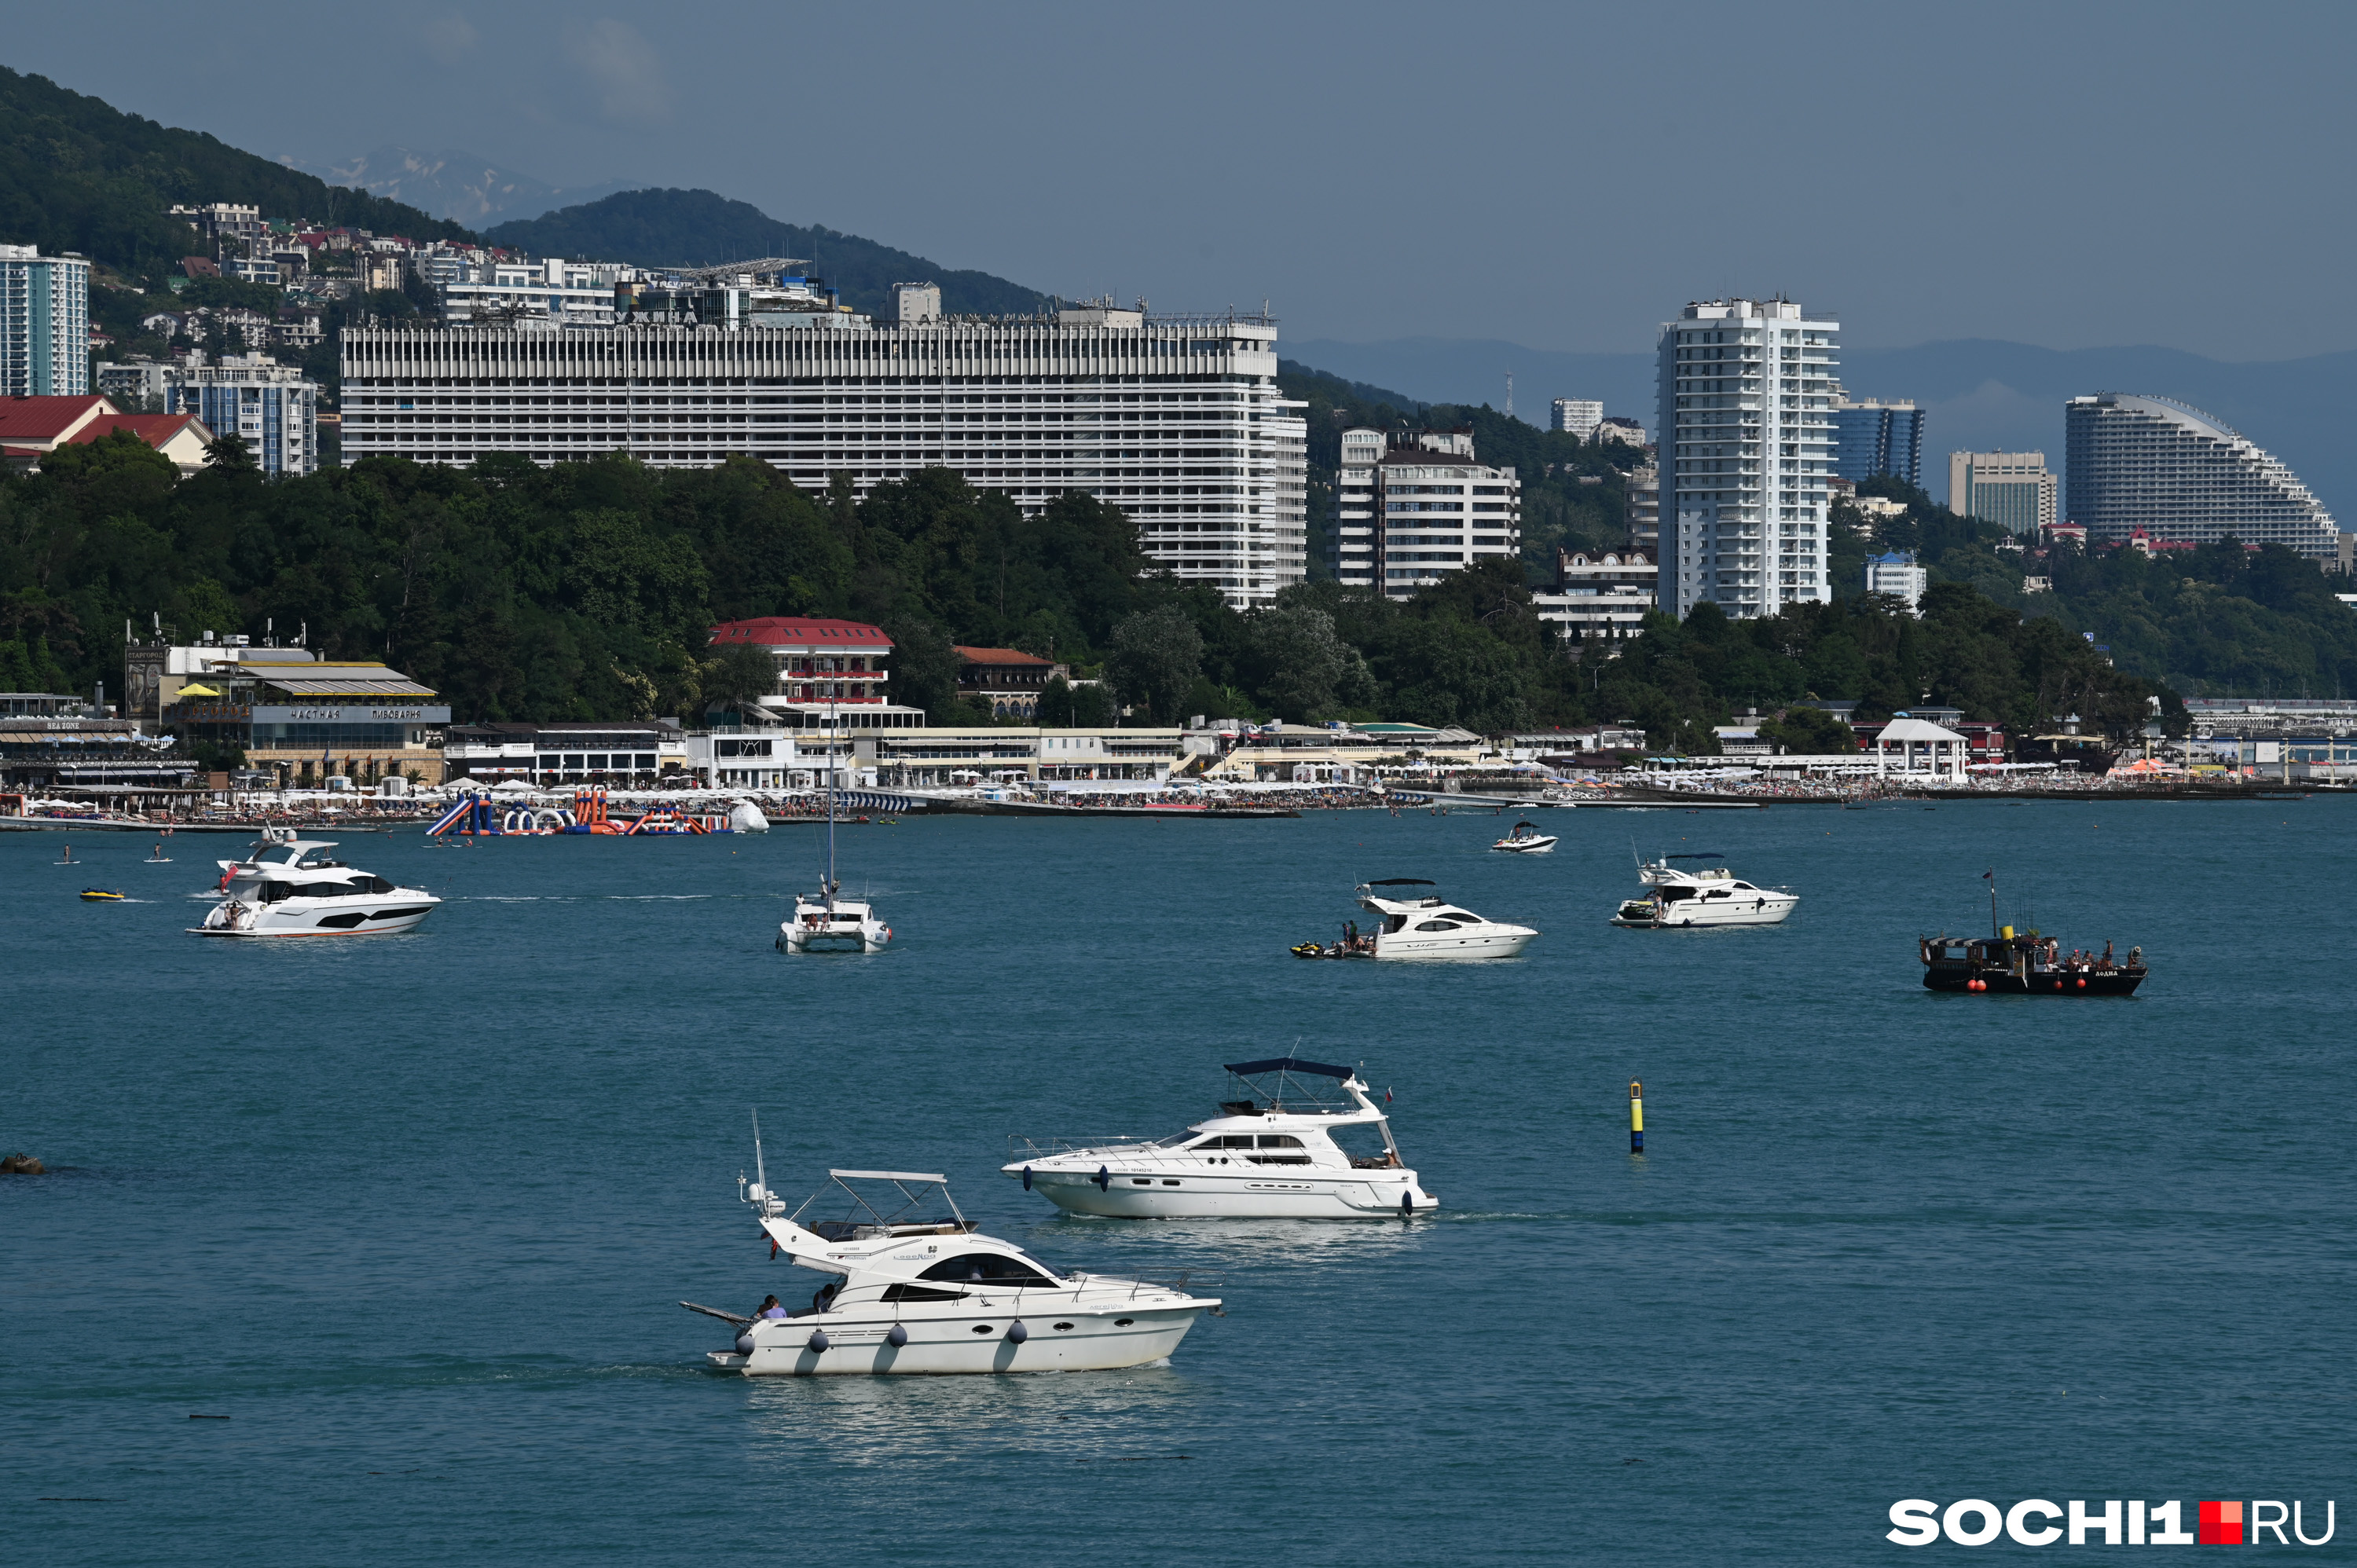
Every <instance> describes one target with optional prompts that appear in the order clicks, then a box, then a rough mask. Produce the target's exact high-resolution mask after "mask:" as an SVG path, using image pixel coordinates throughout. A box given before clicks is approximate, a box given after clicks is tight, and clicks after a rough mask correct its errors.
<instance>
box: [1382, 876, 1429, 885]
mask: <svg viewBox="0 0 2357 1568" xmlns="http://www.w3.org/2000/svg"><path fill="white" fill-rule="evenodd" d="M1365 886H1369V887H1437V886H1440V884H1439V883H1437V882H1435V881H1433V880H1432V879H1431V878H1429V877H1425V876H1385V877H1381V878H1378V879H1377V880H1375V881H1373V882H1370V883H1367V884H1366V885H1365Z"/></svg>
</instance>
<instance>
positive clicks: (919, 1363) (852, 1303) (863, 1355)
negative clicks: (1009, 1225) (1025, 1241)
mask: <svg viewBox="0 0 2357 1568" xmlns="http://www.w3.org/2000/svg"><path fill="white" fill-rule="evenodd" d="M753 1163H754V1172H755V1180H754V1181H753V1183H752V1184H750V1185H749V1186H748V1185H746V1184H745V1181H744V1178H743V1177H742V1176H739V1177H738V1178H737V1181H738V1184H739V1189H740V1194H741V1197H742V1198H743V1201H744V1202H746V1203H747V1204H748V1205H749V1206H750V1207H751V1208H753V1210H754V1212H755V1214H756V1215H757V1216H758V1217H759V1224H760V1228H761V1231H762V1234H763V1235H765V1236H766V1237H767V1238H768V1239H769V1241H770V1251H771V1255H772V1256H780V1255H781V1256H783V1257H784V1258H785V1259H786V1260H787V1262H791V1263H792V1264H794V1265H795V1266H796V1267H798V1268H803V1269H809V1270H811V1271H813V1273H820V1274H824V1275H829V1276H831V1278H830V1279H829V1281H828V1283H826V1284H824V1285H822V1286H821V1287H820V1288H819V1290H818V1292H817V1294H814V1295H813V1296H812V1298H811V1303H810V1305H808V1306H807V1307H798V1308H792V1309H789V1308H786V1307H783V1306H778V1305H766V1304H765V1305H764V1308H763V1310H761V1311H760V1312H759V1313H756V1314H752V1315H739V1314H737V1313H732V1312H724V1311H722V1310H720V1309H718V1308H716V1307H709V1306H700V1305H696V1304H695V1303H694V1302H685V1301H683V1302H682V1303H680V1305H682V1306H684V1307H686V1308H687V1309H688V1310H689V1311H691V1312H700V1313H702V1314H704V1315H705V1316H708V1317H716V1318H721V1319H724V1320H726V1321H727V1322H728V1323H730V1324H732V1325H734V1326H736V1328H737V1334H736V1336H735V1337H734V1340H733V1342H732V1343H731V1344H730V1346H729V1348H727V1349H726V1350H713V1351H707V1352H706V1353H705V1361H706V1363H707V1364H708V1365H709V1367H710V1368H711V1369H713V1370H715V1371H719V1372H733V1373H737V1374H739V1375H742V1376H745V1377H804V1378H807V1377H828V1376H849V1375H873V1374H878V1373H886V1374H888V1373H917V1372H931V1373H950V1372H969V1373H980V1372H1088V1371H1105V1370H1110V1369H1114V1368H1119V1367H1136V1366H1143V1365H1145V1364H1146V1363H1147V1362H1149V1361H1158V1360H1161V1359H1163V1358H1165V1357H1167V1356H1168V1355H1169V1354H1170V1353H1171V1352H1172V1351H1174V1350H1176V1349H1178V1348H1179V1341H1180V1340H1182V1339H1184V1338H1186V1337H1187V1331H1188V1330H1189V1329H1190V1328H1192V1327H1193V1326H1195V1320H1196V1319H1197V1318H1198V1317H1200V1316H1202V1315H1203V1314H1204V1313H1206V1312H1209V1313H1211V1314H1213V1315H1215V1316H1216V1315H1217V1314H1218V1313H1219V1312H1220V1302H1219V1299H1218V1298H1217V1297H1216V1296H1204V1295H1193V1294H1189V1292H1188V1289H1187V1285H1188V1283H1189V1276H1188V1275H1186V1274H1177V1275H1173V1276H1169V1277H1167V1278H1152V1277H1139V1278H1127V1277H1120V1278H1116V1277H1114V1276H1110V1275H1104V1274H1092V1273H1084V1272H1082V1271H1078V1270H1070V1271H1068V1270H1061V1269H1058V1268H1055V1267H1052V1266H1051V1265H1049V1263H1047V1262H1044V1261H1043V1260H1041V1259H1040V1258H1039V1257H1038V1256H1037V1255H1036V1254H1034V1253H1031V1252H1028V1251H1025V1250H1024V1249H1023V1248H1021V1247H1018V1246H1017V1245H1016V1244H1015V1243H1014V1242H1012V1241H1005V1240H999V1239H998V1238H997V1237H995V1236H985V1235H983V1234H982V1233H981V1232H980V1231H979V1230H977V1229H976V1227H975V1223H974V1221H973V1220H971V1219H967V1218H966V1217H965V1216H964V1215H963V1214H962V1213H960V1212H959V1210H958V1207H957V1203H956V1201H955V1200H954V1199H952V1197H950V1191H949V1182H948V1179H947V1178H946V1177H944V1176H940V1175H937V1174H931V1173H926V1172H918V1171H861V1170H831V1171H829V1172H828V1173H827V1178H828V1183H829V1185H828V1186H826V1187H821V1188H820V1189H819V1191H818V1192H817V1193H816V1194H814V1195H813V1197H811V1198H810V1199H808V1200H807V1201H805V1202H804V1203H803V1204H802V1207H801V1208H797V1209H795V1210H793V1211H792V1212H791V1213H788V1212H787V1210H786V1206H785V1202H784V1200H783V1199H781V1198H780V1197H777V1196H776V1195H775V1194H773V1193H772V1192H771V1191H770V1187H769V1182H768V1177H767V1175H766V1173H765V1172H764V1171H763V1169H762V1165H761V1156H760V1143H759V1131H758V1124H757V1131H756V1133H755V1141H754V1156H753ZM837 1196H839V1197H844V1198H847V1199H848V1203H847V1205H846V1206H845V1207H844V1208H840V1209H838V1210H837V1212H840V1213H841V1214H842V1215H843V1218H841V1219H818V1218H815V1217H814V1216H813V1215H812V1213H811V1211H812V1210H813V1208H815V1207H817V1206H818V1205H819V1204H820V1202H821V1200H822V1199H827V1200H829V1202H830V1204H831V1203H832V1202H833V1200H834V1197H837ZM773 1299H774V1298H773Z"/></svg>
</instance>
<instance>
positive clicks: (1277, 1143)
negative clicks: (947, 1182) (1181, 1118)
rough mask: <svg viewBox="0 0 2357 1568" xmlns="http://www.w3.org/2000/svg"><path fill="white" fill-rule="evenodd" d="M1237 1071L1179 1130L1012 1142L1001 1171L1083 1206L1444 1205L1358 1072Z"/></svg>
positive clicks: (1129, 1210) (1232, 1067)
mask: <svg viewBox="0 0 2357 1568" xmlns="http://www.w3.org/2000/svg"><path fill="white" fill-rule="evenodd" d="M1228 1071H1229V1072H1230V1073H1231V1074H1232V1075H1233V1076H1234V1077H1235V1079H1236V1080H1237V1082H1238V1083H1239V1084H1240V1085H1241V1086H1242V1089H1243V1092H1242V1093H1241V1094H1239V1095H1238V1096H1237V1097H1236V1098H1234V1099H1231V1100H1223V1101H1220V1113H1219V1114H1218V1115H1217V1116H1214V1117H1212V1118H1211V1120H1210V1121H1207V1122H1196V1123H1195V1124H1194V1125H1193V1126H1191V1127H1189V1128H1188V1129H1187V1130H1186V1131H1185V1132H1184V1133H1179V1134H1178V1135H1177V1136H1176V1137H1170V1138H1160V1139H1157V1140H1155V1141H1154V1142H1151V1143H1146V1142H1141V1141H1139V1140H1136V1139H1128V1138H1115V1139H1094V1140H1090V1141H1086V1142H1082V1141H1078V1140H1065V1139H1047V1140H1035V1139H1029V1138H1022V1139H1009V1140H1008V1152H1009V1153H1010V1154H1012V1155H1016V1157H1015V1158H1013V1159H1010V1160H1008V1161H1007V1163H1006V1165H1001V1166H1000V1167H999V1169H1000V1170H1001V1171H1003V1172H1004V1173H1005V1174H1006V1175H1007V1176H1019V1177H1021V1178H1022V1181H1023V1185H1024V1187H1026V1188H1027V1189H1028V1190H1030V1191H1033V1192H1037V1193H1039V1195H1040V1196H1041V1197H1045V1198H1047V1199H1048V1201H1049V1202H1050V1203H1053V1204H1054V1205H1055V1206H1056V1207H1057V1208H1061V1209H1065V1210H1067V1211H1069V1212H1071V1213H1073V1214H1106V1215H1120V1216H1125V1217H1128V1218H1132V1219H1384V1218H1388V1217H1390V1216H1392V1215H1407V1214H1416V1213H1421V1212H1424V1211H1426V1210H1428V1209H1434V1208H1439V1207H1440V1200H1439V1199H1438V1198H1437V1197H1433V1196H1432V1194H1430V1193H1428V1192H1426V1191H1425V1190H1424V1189H1423V1187H1419V1186H1418V1185H1417V1184H1416V1177H1415V1171H1413V1170H1411V1169H1409V1168H1408V1166H1407V1165H1406V1163H1405V1161H1403V1160H1402V1159H1401V1158H1400V1152H1399V1145H1398V1144H1396V1143H1394V1141H1393V1139H1392V1128H1391V1119H1390V1118H1389V1117H1388V1116H1386V1115H1385V1114H1384V1113H1383V1111H1382V1110H1381V1109H1380V1108H1378V1107H1377V1106H1376V1104H1375V1102H1374V1101H1373V1100H1372V1099H1371V1098H1369V1095H1368V1090H1367V1085H1366V1083H1365V1081H1364V1080H1363V1079H1361V1078H1360V1076H1359V1075H1358V1073H1357V1072H1355V1071H1354V1070H1352V1069H1350V1068H1347V1067H1329V1066H1328V1065H1326V1064H1325V1063H1323V1062H1312V1061H1303V1060H1301V1059H1300V1058H1296V1057H1278V1058H1272V1059H1270V1060H1267V1061H1255V1062H1232V1063H1230V1064H1229V1065H1228ZM1337 1086H1339V1087H1340V1094H1339V1095H1338V1094H1337V1093H1336V1092H1335V1090H1336V1088H1337Z"/></svg>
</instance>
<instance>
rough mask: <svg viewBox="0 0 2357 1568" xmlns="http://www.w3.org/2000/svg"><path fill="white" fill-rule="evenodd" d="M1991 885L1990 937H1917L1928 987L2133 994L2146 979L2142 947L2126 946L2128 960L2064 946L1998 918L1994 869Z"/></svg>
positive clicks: (2010, 992) (2021, 993)
mask: <svg viewBox="0 0 2357 1568" xmlns="http://www.w3.org/2000/svg"><path fill="white" fill-rule="evenodd" d="M1986 881H1987V883H1988V885H1989V934H1988V935H1987V936H1986V937H1951V936H1948V935H1947V934H1945V933H1944V932H1943V933H1942V934H1941V935H1939V936H1936V937H1919V938H1917V939H1916V947H1917V950H1918V951H1919V953H1920V954H1921V958H1922V961H1923V986H1924V989H1925V990H1927V991H1969V992H1976V993H1977V992H1996V993H1998V994H2000V995H2014V996H2133V995H2135V994H2136V987H2137V986H2139V985H2142V984H2143V983H2144V982H2145V976H2146V974H2147V970H2146V968H2145V961H2144V949H2142V948H2141V947H2132V948H2130V949H2128V956H2127V959H2126V961H2125V962H2122V961H2117V960H2115V959H2114V958H2113V957H2112V944H2111V943H2109V942H2105V943H2104V950H2103V951H2102V952H2101V953H2094V952H2085V951H2077V950H2074V951H2072V952H2069V953H2065V952H2063V951H2062V944H2061V941H2059V940H2057V939H2055V938H2053V937H2049V936H2046V935H2044V934H2042V933H2041V932H2039V931H2035V930H2031V931H2022V932H2017V931H2015V929H2013V928H2012V927H2011V926H2001V925H1999V924H1997V913H1996V874H1995V873H1994V872H1992V873H1989V874H1987V875H1986Z"/></svg>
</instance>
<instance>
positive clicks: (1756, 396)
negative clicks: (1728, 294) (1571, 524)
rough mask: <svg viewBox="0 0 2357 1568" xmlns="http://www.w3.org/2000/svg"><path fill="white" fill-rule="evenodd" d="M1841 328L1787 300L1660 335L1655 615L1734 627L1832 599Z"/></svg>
mask: <svg viewBox="0 0 2357 1568" xmlns="http://www.w3.org/2000/svg"><path fill="white" fill-rule="evenodd" d="M1840 334H1841V324H1840V323H1839V322H1836V321H1826V320H1818V319H1814V318H1812V317H1810V316H1809V315H1808V313H1807V312H1806V311H1804V310H1803V309H1802V308H1801V306H1799V305H1797V304H1795V303H1793V302H1792V301H1791V300H1785V299H1767V300H1753V299H1714V300H1706V301H1700V302H1697V303H1695V304H1693V305H1689V306H1686V307H1685V310H1684V313H1683V314H1681V315H1680V317H1678V319H1677V320H1675V321H1669V322H1664V323H1663V325H1662V337H1661V346H1660V356H1661V357H1660V381H1659V387H1660V392H1659V395H1660V399H1661V471H1662V472H1661V486H1662V497H1661V528H1662V546H1661V549H1662V589H1661V594H1662V604H1663V608H1665V609H1668V610H1670V611H1672V612H1673V613H1674V614H1675V615H1677V616H1679V617H1681V618H1683V617H1684V616H1685V615H1686V614H1687V612H1689V611H1690V610H1692V609H1693V608H1694V607H1695V606H1696V605H1700V604H1706V603H1707V604H1715V605H1717V607H1719V608H1720V609H1721V610H1723V611H1725V612H1726V613H1727V615H1730V616H1735V617H1739V618H1740V617H1752V616H1771V615H1774V614H1776V613H1777V612H1778V611H1780V610H1781V609H1782V608H1783V607H1785V606H1786V605H1789V604H1799V603H1803V602H1820V603H1821V602H1824V601H1826V600H1829V599H1831V598H1832V596H1833V587H1832V585H1831V583H1830V582H1829V581H1828V579H1827V577H1826V575H1825V574H1826V570H1827V568H1826V564H1825V553H1826V532H1825V529H1826V506H1827V502H1826V499H1825V481H1826V479H1827V478H1829V477H1830V476H1831V474H1832V472H1833V466H1834V465H1833V457H1834V425H1833V411H1834V406H1835V403H1838V402H1839V401H1840V398H1841V382H1840V381H1838V380H1836V379H1835V373H1836V371H1838V369H1839V365H1840V361H1839V360H1837V359H1836V358H1835V355H1836V354H1837V353H1838V352H1839V343H1838V339H1839V338H1840Z"/></svg>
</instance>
